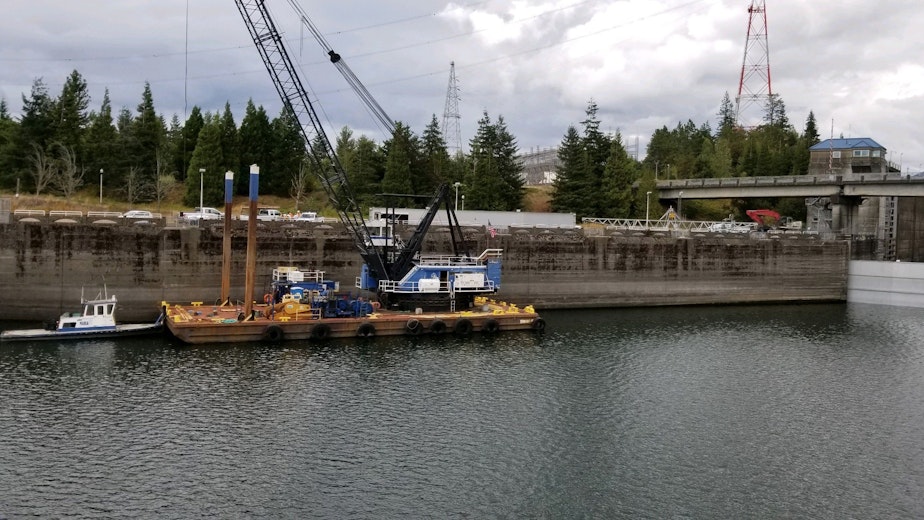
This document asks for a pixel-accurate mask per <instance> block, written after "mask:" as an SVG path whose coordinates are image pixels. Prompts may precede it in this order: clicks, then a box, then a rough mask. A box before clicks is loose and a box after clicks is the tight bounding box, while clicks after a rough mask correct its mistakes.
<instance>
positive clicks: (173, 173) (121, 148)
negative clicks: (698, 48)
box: [0, 70, 818, 218]
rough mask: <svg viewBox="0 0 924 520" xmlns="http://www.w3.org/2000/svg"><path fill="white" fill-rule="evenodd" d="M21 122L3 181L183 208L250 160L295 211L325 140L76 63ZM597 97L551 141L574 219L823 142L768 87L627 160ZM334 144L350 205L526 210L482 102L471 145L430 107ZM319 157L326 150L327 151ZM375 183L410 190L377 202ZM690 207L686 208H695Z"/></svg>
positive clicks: (750, 169) (2, 158)
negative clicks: (115, 90) (105, 81)
mask: <svg viewBox="0 0 924 520" xmlns="http://www.w3.org/2000/svg"><path fill="white" fill-rule="evenodd" d="M22 103H23V104H22V112H21V116H20V117H19V118H18V119H14V118H13V117H11V115H10V111H9V108H8V106H7V102H6V100H0V187H2V188H4V189H8V190H9V189H13V188H14V187H16V188H19V189H21V190H23V191H31V192H34V193H36V194H42V193H49V192H53V193H57V194H60V195H63V196H65V197H68V198H69V197H70V196H71V195H73V194H74V193H75V192H76V191H77V190H79V189H81V188H82V187H85V186H96V183H97V180H98V178H97V175H99V176H100V177H99V179H101V182H102V183H103V186H104V189H105V192H106V194H107V197H108V198H117V199H118V200H124V201H126V202H129V203H131V204H134V203H141V202H162V201H163V200H164V199H165V198H166V197H167V196H169V195H170V194H171V193H174V192H176V191H182V193H183V201H184V203H185V204H187V205H190V206H193V205H198V201H199V196H200V182H201V186H202V187H203V191H202V197H203V199H204V202H205V203H206V204H208V205H220V204H221V203H222V201H223V200H224V182H223V179H224V173H225V172H226V171H232V172H234V173H235V184H234V189H235V193H236V194H237V195H246V194H247V191H248V187H247V183H248V175H247V173H248V171H249V165H251V164H258V165H260V168H261V171H260V192H261V194H269V195H276V196H280V197H290V198H292V199H293V200H294V202H295V205H296V208H297V207H298V205H299V204H300V203H301V201H303V200H304V199H305V198H306V197H307V196H308V195H309V194H311V193H312V192H314V191H317V190H319V189H320V185H319V181H318V176H317V173H318V172H316V171H314V170H315V169H316V168H323V167H327V166H328V165H326V164H325V161H323V160H322V161H321V162H318V161H312V160H308V159H309V155H310V154H311V152H312V149H313V148H316V147H317V148H316V149H320V147H321V144H319V143H317V142H315V143H308V145H307V146H306V143H304V142H303V138H302V134H301V131H300V128H299V127H298V121H297V120H296V119H295V117H294V116H293V115H292V114H290V113H288V112H287V111H286V110H285V109H283V110H282V111H280V113H279V114H277V115H276V116H275V117H272V118H271V117H270V116H269V115H268V114H267V112H266V110H265V109H264V108H263V107H262V106H256V105H254V103H253V102H252V101H248V103H247V106H246V108H245V111H244V114H243V117H242V118H241V119H240V121H241V122H240V125H238V124H237V123H236V120H235V117H234V115H233V114H232V112H231V108H230V104H229V103H226V104H225V106H224V109H223V110H221V111H216V112H203V111H202V109H201V108H200V107H198V106H194V107H193V108H192V109H191V111H190V113H189V115H188V116H187V117H186V120H185V121H181V120H180V118H179V116H177V115H176V114H174V115H173V116H172V117H171V119H170V121H169V123H168V122H167V120H166V119H165V118H164V116H163V115H162V114H159V113H158V112H157V111H156V110H155V105H154V96H153V93H152V90H151V86H150V84H147V83H146V84H145V86H144V89H143V92H142V94H141V100H140V101H139V103H138V105H137V106H136V107H135V109H134V110H131V109H129V108H127V107H122V108H121V109H119V110H118V111H117V112H114V109H113V107H112V105H111V103H110V100H109V90H108V89H106V90H105V93H104V95H103V99H102V101H101V102H100V104H99V107H98V108H97V109H91V108H90V103H91V99H90V96H89V93H88V89H87V82H86V80H84V78H83V77H82V76H81V74H80V73H79V72H78V71H76V70H74V71H73V72H72V73H71V74H70V75H69V76H68V77H67V79H66V80H65V82H64V85H63V88H62V89H61V92H60V93H59V94H58V95H57V96H53V95H52V94H51V93H49V90H48V87H47V86H46V85H45V83H44V81H43V80H42V79H41V78H38V79H35V80H34V81H33V84H32V88H31V91H30V92H29V93H28V94H23V96H22ZM598 111H599V109H598V107H597V105H596V104H595V103H594V102H593V101H591V102H589V103H588V106H587V109H586V111H585V116H586V117H585V119H584V120H583V121H582V122H581V130H580V131H579V130H578V128H576V127H575V126H573V125H572V126H569V128H568V129H567V130H566V132H565V134H564V136H563V138H562V141H561V143H560V146H559V149H558V158H559V160H560V166H559V168H558V171H557V172H556V174H557V177H556V180H555V182H554V191H553V194H552V199H551V206H552V210H553V211H560V212H569V213H575V214H576V215H577V216H578V217H579V218H580V217H585V216H589V217H622V216H637V217H641V216H643V214H644V213H645V211H646V207H647V205H648V200H646V198H647V197H646V193H647V192H648V191H654V190H655V180H656V178H667V177H670V178H696V177H728V176H752V175H799V174H804V173H806V172H807V168H808V147H809V146H811V145H812V144H814V143H815V142H817V141H818V134H817V129H816V128H815V121H814V116H813V115H812V114H811V113H810V114H809V118H808V120H807V121H806V126H805V131H804V132H803V133H802V134H801V135H800V134H798V133H797V132H796V131H795V130H794V129H793V127H792V125H790V123H789V121H788V119H787V117H786V113H785V107H784V105H783V102H782V100H780V99H779V98H778V97H771V101H770V102H769V103H768V106H767V107H766V115H765V121H764V124H762V125H761V126H759V127H757V128H755V129H742V128H740V127H737V126H736V125H735V121H734V112H733V106H732V104H731V101H730V100H729V97H728V94H727V93H726V95H725V98H724V99H723V101H722V104H721V108H720V111H719V113H718V114H717V115H718V124H717V131H715V132H713V131H712V130H711V127H710V125H709V124H708V123H704V124H701V125H699V126H697V125H696V124H694V123H693V122H692V121H687V122H686V123H682V124H681V123H678V125H677V126H676V128H673V129H668V128H667V127H666V126H665V127H663V128H660V129H658V130H656V131H655V132H654V134H653V135H652V137H651V140H650V143H649V145H648V149H647V154H646V157H645V159H644V160H643V161H638V160H636V159H635V158H633V157H631V156H630V155H629V154H628V152H627V150H626V146H625V145H624V144H623V140H622V136H621V134H620V133H619V132H615V133H609V134H607V133H604V132H603V131H602V130H601V129H600V128H601V125H602V122H601V121H600V120H599V118H598ZM332 141H333V142H332V143H331V146H332V147H333V148H334V150H335V153H336V155H337V158H338V159H339V162H340V164H341V165H342V166H343V169H344V170H345V172H346V174H347V178H348V181H349V184H350V186H351V187H352V189H353V191H354V194H355V195H356V197H357V199H358V201H359V202H360V203H361V204H363V205H366V206H369V205H386V204H389V205H390V204H394V205H400V206H410V207H414V206H421V205H423V204H425V203H426V200H427V196H429V195H432V194H433V193H434V191H435V189H436V187H437V186H438V185H440V184H442V183H450V184H452V183H456V182H458V183H461V184H462V185H464V193H465V195H466V207H467V208H469V209H479V210H497V211H505V210H506V211H510V210H516V209H519V208H521V207H522V204H523V199H524V194H525V182H524V180H523V175H522V174H523V165H522V161H521V160H520V159H519V157H518V155H519V154H518V148H517V142H516V138H515V137H514V136H513V135H512V134H511V133H510V131H509V129H508V127H507V124H506V121H505V120H504V118H503V116H498V117H496V118H492V117H491V116H490V115H489V114H488V112H487V111H484V112H483V113H482V116H481V118H480V119H479V120H478V125H477V130H476V132H475V135H474V136H473V137H472V138H471V140H470V141H469V152H468V153H456V154H450V153H449V152H448V151H447V150H448V148H447V144H446V141H445V139H444V136H443V135H442V132H441V130H440V125H439V123H438V121H437V117H436V115H435V114H434V115H433V116H432V118H431V120H430V122H429V124H427V125H426V127H425V128H424V129H423V131H422V132H421V133H420V135H417V134H416V133H415V132H414V131H413V130H412V129H411V128H410V126H408V125H406V124H404V123H402V122H396V123H395V131H394V133H393V134H392V135H391V136H390V137H389V138H388V139H386V140H385V141H384V142H382V143H377V142H376V141H374V140H372V139H370V138H369V137H367V136H356V135H354V133H353V131H352V130H350V129H349V128H347V127H344V128H342V129H341V130H340V131H339V133H336V135H334V136H333V139H332ZM322 155H323V154H322ZM382 193H391V194H408V195H416V196H419V197H418V198H411V199H407V200H404V201H394V200H390V201H386V200H384V199H383V197H382V195H381V194H382ZM694 209H695V208H694Z"/></svg>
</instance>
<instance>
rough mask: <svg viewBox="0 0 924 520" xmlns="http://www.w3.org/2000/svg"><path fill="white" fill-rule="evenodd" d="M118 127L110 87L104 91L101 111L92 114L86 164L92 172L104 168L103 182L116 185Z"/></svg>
mask: <svg viewBox="0 0 924 520" xmlns="http://www.w3.org/2000/svg"><path fill="white" fill-rule="evenodd" d="M117 138H118V133H117V132H116V127H115V126H114V125H113V124H112V105H111V103H110V101H109V89H106V90H105V92H104V93H103V102H102V104H101V105H100V108H99V112H94V113H91V114H90V127H89V128H88V129H87V139H86V143H85V146H86V154H87V159H86V161H85V164H86V165H87V169H88V170H89V171H90V172H91V173H98V172H99V171H100V170H103V172H104V174H103V182H104V184H105V185H106V186H107V187H108V186H115V184H113V182H112V181H113V180H114V179H115V177H113V175H114V174H115V173H116V167H117V165H118V162H117V158H116V156H117V153H116V146H117Z"/></svg>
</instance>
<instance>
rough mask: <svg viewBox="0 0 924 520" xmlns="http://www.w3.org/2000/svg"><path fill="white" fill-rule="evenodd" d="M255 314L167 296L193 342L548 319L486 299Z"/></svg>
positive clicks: (513, 325) (452, 329)
mask: <svg viewBox="0 0 924 520" xmlns="http://www.w3.org/2000/svg"><path fill="white" fill-rule="evenodd" d="M253 307H254V315H255V317H254V318H253V319H251V320H246V319H243V320H242V319H241V318H242V316H241V310H242V309H241V307H238V306H203V305H201V304H198V303H193V304H188V305H178V304H169V303H166V302H164V303H163V308H164V312H165V315H166V324H167V328H168V329H169V331H170V333H171V334H173V336H175V337H176V338H177V339H179V340H180V341H183V342H185V343H189V344H204V343H241V342H259V341H269V342H277V341H284V340H326V339H336V338H368V337H374V336H416V335H421V334H430V335H440V334H455V335H461V336H465V335H468V334H472V333H484V334H494V333H497V332H506V331H517V330H520V331H529V330H535V331H542V330H544V328H545V322H544V321H543V320H542V318H540V317H539V315H538V314H537V313H536V312H535V311H534V310H533V309H532V307H529V306H528V307H525V308H522V309H521V308H519V307H517V306H515V305H512V304H507V303H504V302H494V301H486V302H484V303H482V304H481V306H480V308H479V310H466V311H459V312H439V313H437V312H427V313H411V312H392V311H383V310H377V312H373V313H370V314H368V315H365V316H361V317H336V318H319V317H316V316H312V315H311V314H307V313H306V314H302V315H300V316H299V315H294V316H290V315H284V314H281V313H280V314H271V315H270V317H266V316H265V315H264V311H267V310H268V306H267V305H254V306H253Z"/></svg>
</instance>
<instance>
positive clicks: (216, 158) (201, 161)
mask: <svg viewBox="0 0 924 520" xmlns="http://www.w3.org/2000/svg"><path fill="white" fill-rule="evenodd" d="M225 164H226V163H225V159H224V157H223V156H222V148H221V119H220V118H219V117H218V116H217V115H212V114H206V116H205V125H203V127H202V130H201V131H200V132H199V140H198V142H196V146H195V150H194V151H193V155H192V158H191V160H190V162H189V170H188V171H187V172H186V194H185V196H184V197H183V202H184V203H185V204H187V205H189V206H198V205H199V198H200V188H201V193H202V200H203V204H204V205H206V206H218V205H222V204H224V200H225V198H224V194H225V170H226V169H227V168H226V167H225ZM201 170H205V171H204V172H202V171H201ZM200 176H201V180H200ZM260 177H261V179H260V180H261V182H262V177H263V170H262V169H261V170H260ZM261 191H262V190H261Z"/></svg>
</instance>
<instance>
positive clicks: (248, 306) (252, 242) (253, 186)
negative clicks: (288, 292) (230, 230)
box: [244, 164, 260, 320]
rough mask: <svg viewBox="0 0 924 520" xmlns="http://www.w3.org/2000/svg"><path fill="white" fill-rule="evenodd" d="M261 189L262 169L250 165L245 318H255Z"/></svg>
mask: <svg viewBox="0 0 924 520" xmlns="http://www.w3.org/2000/svg"><path fill="white" fill-rule="evenodd" d="M259 187H260V167H259V166H257V165H256V164H251V165H250V214H249V215H248V217H247V266H246V268H245V269H246V272H245V277H244V284H245V285H244V316H245V318H244V319H246V320H250V319H252V316H253V285H254V283H255V280H256V275H255V273H254V271H255V270H256V269H257V198H258V197H257V194H258V193H259Z"/></svg>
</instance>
